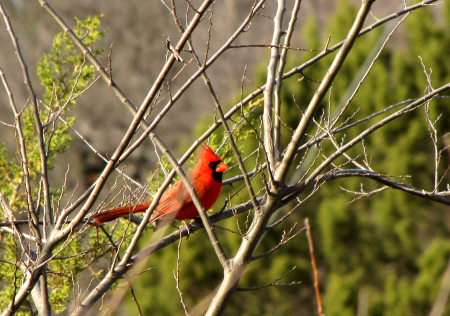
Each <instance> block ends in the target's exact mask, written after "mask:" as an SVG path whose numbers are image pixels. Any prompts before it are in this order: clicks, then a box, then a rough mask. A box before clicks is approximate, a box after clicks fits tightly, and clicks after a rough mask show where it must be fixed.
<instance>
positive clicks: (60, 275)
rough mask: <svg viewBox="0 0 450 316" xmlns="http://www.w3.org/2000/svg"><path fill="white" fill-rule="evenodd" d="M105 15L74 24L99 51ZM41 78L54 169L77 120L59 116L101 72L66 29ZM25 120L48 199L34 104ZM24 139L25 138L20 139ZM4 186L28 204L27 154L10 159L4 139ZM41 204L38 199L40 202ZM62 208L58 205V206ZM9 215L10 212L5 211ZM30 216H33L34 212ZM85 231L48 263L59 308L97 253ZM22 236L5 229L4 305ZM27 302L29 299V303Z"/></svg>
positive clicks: (20, 205)
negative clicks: (91, 251) (87, 61)
mask: <svg viewBox="0 0 450 316" xmlns="http://www.w3.org/2000/svg"><path fill="white" fill-rule="evenodd" d="M99 26H100V18H99V17H98V16H95V17H89V18H87V19H86V20H77V25H76V27H75V28H74V32H75V34H77V36H79V37H80V38H83V42H84V43H85V44H86V45H87V46H88V47H90V48H91V52H92V53H93V54H94V55H98V54H100V53H101V52H102V51H101V50H98V49H96V48H94V47H93V46H92V45H93V44H94V42H96V41H98V40H99V39H101V38H103V36H104V34H105V32H103V31H99V30H98V28H99ZM37 73H38V77H39V79H40V81H41V84H42V85H43V86H44V87H45V95H44V97H43V100H44V103H43V104H39V116H40V124H42V126H43V132H44V141H45V151H46V162H47V167H48V169H49V170H51V169H52V168H53V167H54V163H55V159H56V154H58V153H62V152H64V151H65V150H67V148H68V147H69V145H70V141H71V139H72V138H71V136H70V134H69V132H68V127H69V126H70V125H71V124H73V122H74V118H73V117H65V118H64V120H65V122H61V121H59V120H58V117H61V116H62V114H65V113H66V112H67V111H68V110H70V108H71V107H72V106H73V105H74V104H75V100H76V98H77V97H79V95H80V94H81V93H82V92H83V91H84V90H85V89H86V88H87V87H88V86H89V85H90V84H91V83H92V82H93V80H94V78H95V72H94V68H93V66H89V65H86V64H85V57H84V54H82V53H80V52H79V51H78V50H77V49H76V48H75V47H74V44H73V43H72V42H71V40H70V39H69V37H68V36H67V35H66V34H63V32H61V33H59V34H57V35H56V36H55V38H54V41H53V52H52V53H49V54H47V53H46V54H44V56H43V58H42V60H41V61H40V62H39V63H38V67H37ZM19 122H20V126H21V130H22V133H23V138H24V145H25V151H26V157H27V160H28V164H27V170H28V173H29V175H30V181H31V182H32V185H33V187H34V188H35V189H34V190H33V192H31V195H32V199H33V201H39V200H40V201H42V196H39V194H40V193H41V190H40V189H39V184H38V183H36V182H37V181H38V180H39V178H40V173H41V170H42V166H41V163H42V161H41V159H42V157H41V153H40V151H39V147H38V145H37V144H38V138H37V137H38V136H37V132H36V126H37V124H36V120H35V113H34V112H33V109H32V108H31V106H28V107H27V108H26V109H25V110H24V111H23V112H22V113H21V114H20V117H19ZM18 143H19V140H18ZM16 157H22V156H21V153H20V149H17V153H16ZM0 170H1V172H0V187H1V191H2V193H3V194H4V195H5V196H6V198H7V200H8V202H9V204H10V206H11V207H12V208H13V210H14V211H17V215H16V216H17V217H20V214H19V212H18V211H20V210H22V211H23V210H26V209H28V207H27V206H28V202H27V192H26V191H25V188H24V171H23V169H22V164H21V158H15V159H10V158H9V157H8V155H7V152H6V149H5V147H4V145H3V144H1V143H0ZM50 190H51V192H50V194H51V197H52V201H51V202H52V206H53V205H58V199H59V198H60V195H61V192H62V188H51V189H50ZM34 203H35V202H34ZM53 211H54V212H57V211H58V210H56V209H55V210H53ZM3 216H4V215H3ZM28 218H29V217H28ZM84 236H85V235H84V234H83V233H81V234H78V235H75V236H74V237H72V239H71V240H68V241H66V243H64V244H63V245H61V246H60V247H59V249H58V250H57V255H56V258H55V259H54V260H51V261H50V262H49V263H48V271H49V272H48V284H49V291H50V304H51V306H52V308H53V310H54V311H55V312H57V313H58V312H61V311H63V310H65V309H66V306H67V302H68V301H70V299H71V298H72V296H73V286H74V283H76V282H77V274H78V273H79V272H80V271H81V270H83V269H84V268H85V267H86V263H87V262H88V260H90V259H92V258H93V257H92V255H89V256H87V255H85V251H86V250H87V248H86V245H83V244H82V240H83V238H84ZM17 243H18V241H17V240H16V239H15V238H13V237H12V235H10V234H6V233H4V234H3V237H2V249H0V251H1V253H2V258H3V260H2V261H1V262H0V282H2V285H3V286H2V290H1V291H0V309H1V310H4V309H5V306H6V305H7V304H8V303H9V302H10V301H11V298H12V296H13V293H14V291H16V290H17V289H18V286H20V282H21V279H22V272H21V270H20V269H19V263H20V262H21V258H22V256H24V254H23V253H22V252H21V246H20V245H18V244H17ZM24 306H27V304H24ZM18 314H19V315H22V314H23V315H25V314H26V315H28V314H29V311H28V312H27V307H23V311H22V310H21V311H19V313H18Z"/></svg>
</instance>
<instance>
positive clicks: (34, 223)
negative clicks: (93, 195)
mask: <svg viewBox="0 0 450 316" xmlns="http://www.w3.org/2000/svg"><path fill="white" fill-rule="evenodd" d="M0 6H1V3H0ZM0 76H1V77H2V81H3V85H4V86H5V89H6V91H7V93H8V96H9V104H10V106H11V109H12V111H13V113H14V121H15V122H14V126H15V129H16V137H17V142H18V146H19V153H20V161H21V164H22V172H23V181H24V182H25V191H26V192H27V208H28V214H29V216H30V217H31V221H30V229H31V231H32V233H33V234H34V236H35V237H36V238H37V239H38V240H41V232H40V230H39V218H38V216H37V214H36V212H35V209H34V207H33V205H34V203H33V196H32V194H31V183H30V173H29V171H28V155H27V149H26V144H25V138H24V136H23V130H22V123H21V120H20V115H21V114H20V113H19V112H18V111H17V107H16V103H15V101H14V97H13V94H12V92H11V90H10V88H9V85H8V82H7V81H6V77H5V74H4V73H3V71H2V70H1V69H0Z"/></svg>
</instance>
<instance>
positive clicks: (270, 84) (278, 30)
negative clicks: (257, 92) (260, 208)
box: [263, 0, 286, 172]
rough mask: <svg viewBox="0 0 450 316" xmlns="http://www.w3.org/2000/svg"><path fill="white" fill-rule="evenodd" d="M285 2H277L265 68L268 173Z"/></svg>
mask: <svg viewBox="0 0 450 316" xmlns="http://www.w3.org/2000/svg"><path fill="white" fill-rule="evenodd" d="M285 5H286V1H285V0H278V8H277V13H276V15H275V18H274V21H273V22H274V30H273V37H272V43H271V44H272V48H271V49H270V61H269V65H268V66H267V81H266V87H265V89H264V114H263V122H264V147H265V151H266V153H267V157H268V159H269V161H268V164H269V166H270V167H269V172H270V170H274V169H275V164H276V161H275V157H274V144H273V137H274V135H273V124H272V108H273V89H274V85H275V72H276V67H277V64H278V60H279V58H280V54H279V48H278V47H279V44H280V41H281V36H282V35H283V31H282V23H283V15H284V12H285V11H286V8H285Z"/></svg>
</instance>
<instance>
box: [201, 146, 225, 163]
mask: <svg viewBox="0 0 450 316" xmlns="http://www.w3.org/2000/svg"><path fill="white" fill-rule="evenodd" d="M200 146H201V151H200V160H201V161H208V162H213V161H219V160H221V159H220V158H219V157H218V156H217V155H216V154H215V153H214V151H213V150H212V149H211V148H210V147H209V146H208V145H205V144H201V145H200Z"/></svg>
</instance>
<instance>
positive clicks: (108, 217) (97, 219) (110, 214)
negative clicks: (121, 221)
mask: <svg viewBox="0 0 450 316" xmlns="http://www.w3.org/2000/svg"><path fill="white" fill-rule="evenodd" d="M151 202H152V201H149V202H145V203H142V204H137V205H131V206H122V207H117V208H113V209H111V210H107V211H103V212H100V213H97V214H95V215H92V216H91V219H92V220H94V223H93V225H94V226H98V225H100V224H103V223H105V222H109V221H112V220H115V219H116V218H119V217H128V216H130V214H135V213H144V212H145V211H146V210H147V209H148V207H149V206H150V203H151Z"/></svg>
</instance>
